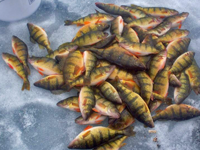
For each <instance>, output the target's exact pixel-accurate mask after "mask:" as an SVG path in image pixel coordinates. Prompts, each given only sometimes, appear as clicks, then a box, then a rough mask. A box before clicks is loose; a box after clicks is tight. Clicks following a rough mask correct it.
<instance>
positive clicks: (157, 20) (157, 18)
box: [152, 17, 163, 24]
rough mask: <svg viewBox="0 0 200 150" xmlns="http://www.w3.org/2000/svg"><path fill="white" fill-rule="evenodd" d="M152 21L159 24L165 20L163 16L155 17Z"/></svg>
mask: <svg viewBox="0 0 200 150" xmlns="http://www.w3.org/2000/svg"><path fill="white" fill-rule="evenodd" d="M152 21H153V22H155V23H158V24H159V23H161V22H162V21H163V18H160V17H153V19H152Z"/></svg>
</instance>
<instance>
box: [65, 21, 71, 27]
mask: <svg viewBox="0 0 200 150" xmlns="http://www.w3.org/2000/svg"><path fill="white" fill-rule="evenodd" d="M72 24H73V21H71V20H66V21H65V26H69V25H72Z"/></svg>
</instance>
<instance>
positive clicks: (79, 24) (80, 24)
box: [76, 23, 84, 26]
mask: <svg viewBox="0 0 200 150" xmlns="http://www.w3.org/2000/svg"><path fill="white" fill-rule="evenodd" d="M83 25H84V24H82V23H77V24H76V26H83Z"/></svg>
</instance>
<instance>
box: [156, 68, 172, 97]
mask: <svg viewBox="0 0 200 150" xmlns="http://www.w3.org/2000/svg"><path fill="white" fill-rule="evenodd" d="M169 69H170V66H168V65H166V66H165V68H164V69H163V70H161V71H160V72H159V73H158V74H157V76H156V77H155V79H154V84H153V92H155V93H157V94H159V95H161V96H165V97H166V96H167V95H168V88H169Z"/></svg>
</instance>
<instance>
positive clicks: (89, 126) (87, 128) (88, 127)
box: [83, 125, 93, 131]
mask: <svg viewBox="0 0 200 150" xmlns="http://www.w3.org/2000/svg"><path fill="white" fill-rule="evenodd" d="M91 128H93V126H91V125H88V126H87V127H86V128H85V129H84V130H83V131H86V130H89V129H91Z"/></svg>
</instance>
